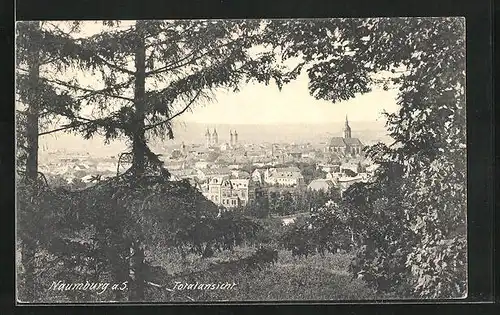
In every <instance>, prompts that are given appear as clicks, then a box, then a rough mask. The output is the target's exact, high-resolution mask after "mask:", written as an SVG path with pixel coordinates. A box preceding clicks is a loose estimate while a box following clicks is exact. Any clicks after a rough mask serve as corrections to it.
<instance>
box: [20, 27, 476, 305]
mask: <svg viewBox="0 0 500 315" xmlns="http://www.w3.org/2000/svg"><path fill="white" fill-rule="evenodd" d="M465 46H466V45H465V18H463V17H425V18H417V17H391V18H328V19H323V18H321V19H319V18H317V19H180V20H116V21H115V20H95V21H89V20H85V21H83V20H82V21H79V20H67V21H18V22H17V23H16V26H15V62H16V63H15V101H16V104H15V127H16V134H15V143H16V297H17V302H18V303H28V304H39V303H44V304H46V303H49V304H53V303H71V304H73V303H86V304H88V303H103V302H106V303H107V302H114V303H125V302H136V303H151V302H162V303H179V302H189V303H200V302H202V303H207V302H290V301H296V302H300V301H324V302H336V301H338V302H342V301H382V300H383V301H397V300H414V299H419V300H434V299H454V300H455V299H465V298H466V297H467V295H468V285H467V283H468V276H467V266H468V263H467V260H468V259H467V147H466V132H467V129H466V101H465V87H466V82H465V81H466V80H465V79H466V47H465Z"/></svg>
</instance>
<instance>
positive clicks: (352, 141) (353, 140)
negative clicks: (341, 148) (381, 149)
mask: <svg viewBox="0 0 500 315" xmlns="http://www.w3.org/2000/svg"><path fill="white" fill-rule="evenodd" d="M344 141H345V142H346V143H347V144H348V145H359V146H362V145H363V144H362V143H361V141H359V139H358V138H345V139H344Z"/></svg>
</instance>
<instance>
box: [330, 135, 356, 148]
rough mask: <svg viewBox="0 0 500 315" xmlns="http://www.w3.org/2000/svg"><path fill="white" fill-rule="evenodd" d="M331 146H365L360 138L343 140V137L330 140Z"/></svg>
mask: <svg viewBox="0 0 500 315" xmlns="http://www.w3.org/2000/svg"><path fill="white" fill-rule="evenodd" d="M329 145H330V146H331V147H345V146H362V145H363V144H362V143H361V141H359V139H358V138H342V137H332V138H330V142H329Z"/></svg>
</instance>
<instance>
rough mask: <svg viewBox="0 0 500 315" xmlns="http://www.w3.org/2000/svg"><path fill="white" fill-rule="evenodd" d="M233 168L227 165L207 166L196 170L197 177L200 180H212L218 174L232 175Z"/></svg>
mask: <svg viewBox="0 0 500 315" xmlns="http://www.w3.org/2000/svg"><path fill="white" fill-rule="evenodd" d="M230 175H231V170H230V169H229V168H227V167H221V168H205V169H197V170H196V178H197V179H198V180H199V181H206V180H210V179H212V178H213V177H216V176H230Z"/></svg>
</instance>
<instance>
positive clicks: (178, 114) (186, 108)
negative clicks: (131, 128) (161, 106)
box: [144, 90, 201, 130]
mask: <svg viewBox="0 0 500 315" xmlns="http://www.w3.org/2000/svg"><path fill="white" fill-rule="evenodd" d="M200 94H201V90H198V92H197V93H196V95H195V96H194V97H193V99H192V100H191V101H190V102H189V103H188V104H187V105H186V106H185V107H184V108H183V109H182V110H181V111H180V112H178V113H176V114H175V115H173V116H172V117H169V118H167V119H165V120H163V121H160V122H157V123H155V124H152V125H148V126H146V127H144V130H149V129H152V128H155V127H157V126H159V125H162V124H165V123H168V122H169V121H171V120H172V119H174V118H175V117H177V116H180V115H182V114H183V113H184V112H185V111H187V110H188V108H189V107H190V106H191V105H192V104H193V103H194V101H195V100H196V99H197V98H198V96H200Z"/></svg>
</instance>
